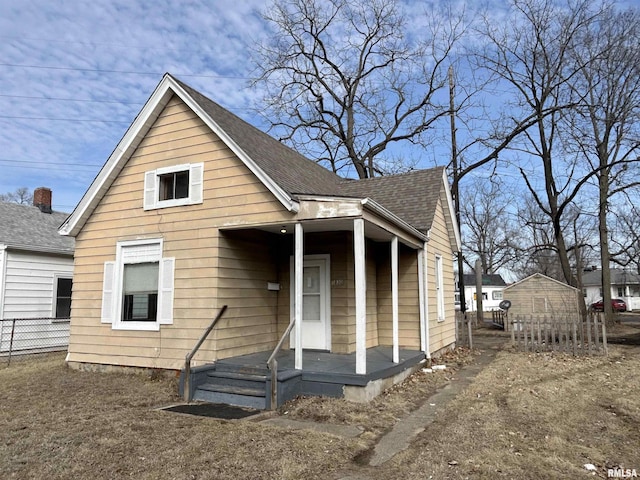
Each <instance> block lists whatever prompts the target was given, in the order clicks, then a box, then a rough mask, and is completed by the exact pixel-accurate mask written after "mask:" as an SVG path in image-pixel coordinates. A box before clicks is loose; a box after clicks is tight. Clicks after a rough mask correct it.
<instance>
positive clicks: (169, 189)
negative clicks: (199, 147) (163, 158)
mask: <svg viewBox="0 0 640 480" xmlns="http://www.w3.org/2000/svg"><path fill="white" fill-rule="evenodd" d="M203 171H204V164H203V163H185V164H182V165H174V166H171V167H163V168H158V169H156V170H150V171H148V172H145V174H144V199H143V202H144V209H145V210H154V209H157V208H167V207H178V206H181V205H194V204H198V203H202V183H203V182H202V176H203Z"/></svg>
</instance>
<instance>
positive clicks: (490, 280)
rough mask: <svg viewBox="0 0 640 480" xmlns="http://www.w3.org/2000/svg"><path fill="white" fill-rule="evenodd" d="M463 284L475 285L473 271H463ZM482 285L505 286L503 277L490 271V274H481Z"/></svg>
mask: <svg viewBox="0 0 640 480" xmlns="http://www.w3.org/2000/svg"><path fill="white" fill-rule="evenodd" d="M462 278H463V280H464V284H465V285H475V284H476V275H475V273H465V274H464V275H463V276H462ZM482 285H487V286H492V287H506V286H507V284H506V283H505V281H504V279H503V278H502V276H501V275H500V274H497V273H492V274H484V275H482Z"/></svg>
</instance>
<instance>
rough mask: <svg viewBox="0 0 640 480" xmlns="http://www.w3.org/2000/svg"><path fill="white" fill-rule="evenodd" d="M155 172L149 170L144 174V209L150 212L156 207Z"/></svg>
mask: <svg viewBox="0 0 640 480" xmlns="http://www.w3.org/2000/svg"><path fill="white" fill-rule="evenodd" d="M156 198H157V192H156V171H155V170H151V171H150V172H146V173H145V174H144V200H143V202H144V209H145V210H150V209H152V208H155V206H156Z"/></svg>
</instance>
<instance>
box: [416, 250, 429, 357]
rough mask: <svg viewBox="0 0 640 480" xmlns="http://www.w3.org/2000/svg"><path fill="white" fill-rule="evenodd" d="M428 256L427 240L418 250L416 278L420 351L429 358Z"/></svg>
mask: <svg viewBox="0 0 640 480" xmlns="http://www.w3.org/2000/svg"><path fill="white" fill-rule="evenodd" d="M420 258H422V265H420ZM428 258H429V257H428V256H427V242H425V243H424V246H423V248H422V250H421V251H420V252H418V265H419V268H420V271H419V272H418V279H420V278H422V288H421V289H420V293H421V294H422V308H421V309H420V315H421V317H422V319H423V321H422V322H421V325H420V326H421V327H422V334H423V335H422V340H421V343H423V348H422V351H423V352H424V354H425V356H426V357H427V358H431V338H430V337H429V269H428V266H427V264H428Z"/></svg>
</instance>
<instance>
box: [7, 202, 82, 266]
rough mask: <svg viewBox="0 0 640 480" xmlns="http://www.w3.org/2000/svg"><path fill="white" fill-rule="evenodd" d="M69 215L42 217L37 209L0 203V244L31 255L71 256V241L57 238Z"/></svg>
mask: <svg viewBox="0 0 640 480" xmlns="http://www.w3.org/2000/svg"><path fill="white" fill-rule="evenodd" d="M68 215H69V214H67V213H62V212H53V213H42V212H41V211H40V209H39V208H38V207H34V206H31V205H19V204H17V203H7V202H0V226H1V227H0V243H1V244H4V245H7V246H10V247H15V248H20V249H25V250H34V251H45V252H67V253H70V254H72V253H73V249H74V244H75V241H74V239H73V238H71V237H63V236H62V235H59V234H58V227H59V226H60V225H61V224H62V222H64V221H65V220H66V218H67V216H68Z"/></svg>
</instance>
